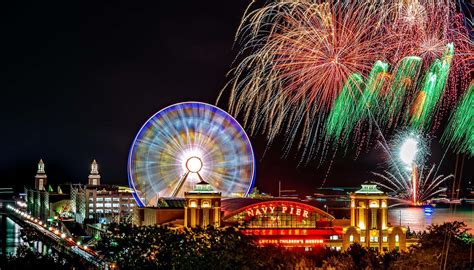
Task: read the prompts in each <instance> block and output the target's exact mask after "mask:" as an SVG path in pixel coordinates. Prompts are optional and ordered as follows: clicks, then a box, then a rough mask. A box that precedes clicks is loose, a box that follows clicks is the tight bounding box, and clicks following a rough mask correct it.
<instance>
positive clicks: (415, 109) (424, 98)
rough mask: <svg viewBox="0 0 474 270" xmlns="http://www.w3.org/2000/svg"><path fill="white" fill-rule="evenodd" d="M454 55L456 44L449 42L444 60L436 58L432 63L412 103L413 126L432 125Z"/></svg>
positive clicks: (425, 126)
mask: <svg viewBox="0 0 474 270" xmlns="http://www.w3.org/2000/svg"><path fill="white" fill-rule="evenodd" d="M453 55H454V45H453V44H452V43H449V44H448V45H446V50H445V52H444V54H443V57H442V60H439V59H436V60H435V61H433V63H432V64H431V66H430V69H429V71H428V72H427V74H426V76H425V78H424V80H423V84H422V88H421V90H420V92H419V93H418V96H417V97H416V98H415V100H414V102H413V104H412V110H411V124H412V127H414V128H419V129H422V128H427V127H428V126H429V125H430V123H431V119H433V114H434V112H435V108H436V105H437V104H438V102H439V100H440V98H441V96H442V95H443V92H444V87H445V86H446V81H447V80H448V76H449V70H450V67H451V62H452V58H453Z"/></svg>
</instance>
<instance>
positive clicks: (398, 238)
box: [395, 234, 400, 243]
mask: <svg viewBox="0 0 474 270" xmlns="http://www.w3.org/2000/svg"><path fill="white" fill-rule="evenodd" d="M398 242H400V236H398V234H397V235H395V243H398Z"/></svg>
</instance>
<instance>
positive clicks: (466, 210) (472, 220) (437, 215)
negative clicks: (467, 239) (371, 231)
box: [388, 205, 474, 232]
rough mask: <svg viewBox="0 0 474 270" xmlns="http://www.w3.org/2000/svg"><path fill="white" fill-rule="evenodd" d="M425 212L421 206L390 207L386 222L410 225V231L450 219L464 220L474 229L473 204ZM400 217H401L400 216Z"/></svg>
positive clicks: (420, 229)
mask: <svg viewBox="0 0 474 270" xmlns="http://www.w3.org/2000/svg"><path fill="white" fill-rule="evenodd" d="M431 209H432V212H431V213H430V212H429V210H427V211H426V212H425V209H424V208H423V207H401V208H391V209H389V211H388V222H389V223H390V224H392V225H400V220H401V225H403V226H406V227H410V230H412V231H422V230H425V229H426V227H427V226H429V225H431V224H433V223H434V224H442V223H443V222H450V221H464V223H466V224H467V226H468V228H469V229H470V230H471V232H473V231H474V230H473V229H474V205H473V206H462V207H461V206H457V207H456V209H455V211H454V209H453V208H431ZM400 217H401V218H400Z"/></svg>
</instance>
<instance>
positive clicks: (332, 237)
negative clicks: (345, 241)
mask: <svg viewBox="0 0 474 270" xmlns="http://www.w3.org/2000/svg"><path fill="white" fill-rule="evenodd" d="M329 239H331V240H337V239H339V236H338V235H331V236H329Z"/></svg>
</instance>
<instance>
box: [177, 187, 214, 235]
mask: <svg viewBox="0 0 474 270" xmlns="http://www.w3.org/2000/svg"><path fill="white" fill-rule="evenodd" d="M184 198H185V200H186V204H185V206H184V226H185V227H191V228H192V227H196V226H199V227H202V228H205V227H207V226H208V225H212V226H214V227H220V225H221V193H220V192H217V191H214V189H213V188H212V187H211V185H210V184H209V183H207V182H205V181H202V180H201V182H199V183H197V184H196V186H195V187H194V190H192V191H189V192H185V193H184Z"/></svg>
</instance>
